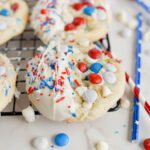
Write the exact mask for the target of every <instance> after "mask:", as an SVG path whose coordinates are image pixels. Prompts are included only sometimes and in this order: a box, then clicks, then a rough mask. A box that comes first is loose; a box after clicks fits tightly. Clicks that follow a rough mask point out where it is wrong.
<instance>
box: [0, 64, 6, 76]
mask: <svg viewBox="0 0 150 150" xmlns="http://www.w3.org/2000/svg"><path fill="white" fill-rule="evenodd" d="M5 73H6V68H5V67H4V66H0V76H2V75H4V74H5Z"/></svg>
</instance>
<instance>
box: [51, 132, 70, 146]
mask: <svg viewBox="0 0 150 150" xmlns="http://www.w3.org/2000/svg"><path fill="white" fill-rule="evenodd" d="M54 142H55V144H56V145H57V146H60V147H62V146H66V145H67V144H68V143H69V137H68V135H67V134H65V133H59V134H57V135H56V136H55V138H54Z"/></svg>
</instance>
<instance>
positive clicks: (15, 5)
mask: <svg viewBox="0 0 150 150" xmlns="http://www.w3.org/2000/svg"><path fill="white" fill-rule="evenodd" d="M18 8H19V4H18V3H14V4H12V6H11V9H12V10H13V11H17V10H18Z"/></svg>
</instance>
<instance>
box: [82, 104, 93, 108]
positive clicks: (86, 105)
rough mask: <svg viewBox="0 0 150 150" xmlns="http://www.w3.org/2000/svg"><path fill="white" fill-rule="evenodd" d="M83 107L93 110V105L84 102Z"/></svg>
mask: <svg viewBox="0 0 150 150" xmlns="http://www.w3.org/2000/svg"><path fill="white" fill-rule="evenodd" d="M83 107H84V108H85V109H91V108H92V103H87V102H84V103H83Z"/></svg>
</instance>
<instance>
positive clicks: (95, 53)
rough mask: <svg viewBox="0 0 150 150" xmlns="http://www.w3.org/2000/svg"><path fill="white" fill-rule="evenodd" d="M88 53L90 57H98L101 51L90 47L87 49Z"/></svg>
mask: <svg viewBox="0 0 150 150" xmlns="http://www.w3.org/2000/svg"><path fill="white" fill-rule="evenodd" d="M88 55H89V56H90V57H91V58H92V59H99V58H100V56H101V52H100V51H99V50H98V49H91V50H89V52H88Z"/></svg>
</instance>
